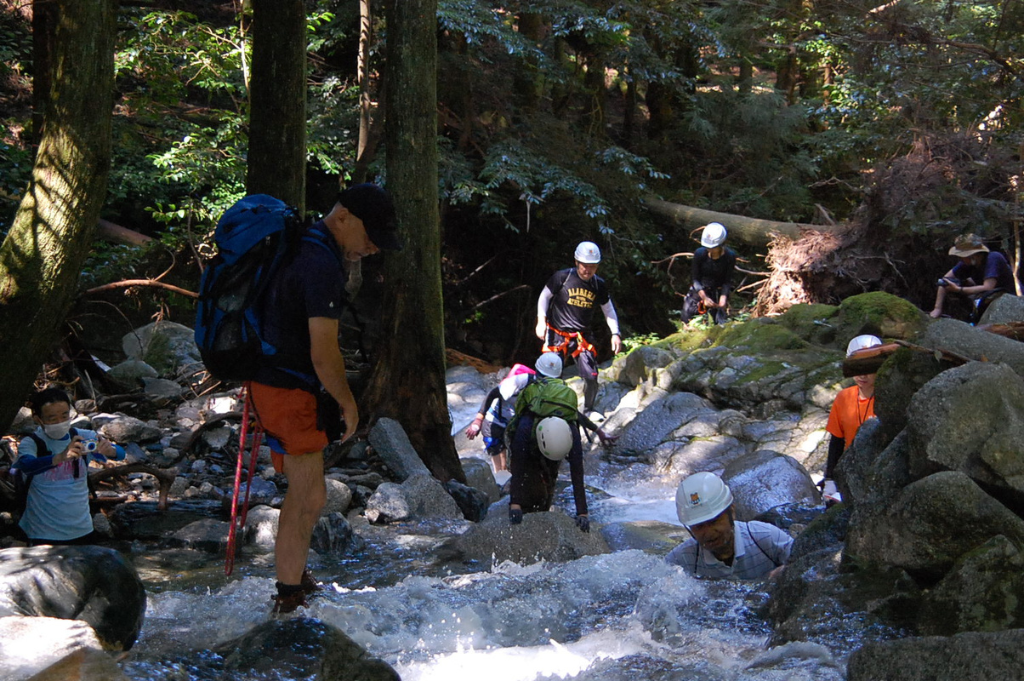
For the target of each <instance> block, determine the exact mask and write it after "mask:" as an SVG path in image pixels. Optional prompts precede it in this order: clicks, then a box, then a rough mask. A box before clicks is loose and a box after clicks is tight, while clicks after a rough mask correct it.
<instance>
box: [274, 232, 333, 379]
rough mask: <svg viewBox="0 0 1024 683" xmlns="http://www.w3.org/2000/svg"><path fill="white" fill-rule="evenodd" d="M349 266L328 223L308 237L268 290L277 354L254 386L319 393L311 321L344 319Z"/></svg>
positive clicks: (304, 237) (306, 234)
mask: <svg viewBox="0 0 1024 683" xmlns="http://www.w3.org/2000/svg"><path fill="white" fill-rule="evenodd" d="M345 278H346V276H345V266H344V259H343V258H342V254H341V249H340V248H339V247H338V243H337V241H336V240H335V239H334V237H333V236H332V235H331V234H330V233H329V232H328V230H327V226H325V225H324V222H323V221H318V222H317V223H315V224H314V225H312V226H311V227H310V228H307V230H306V232H304V233H303V238H302V239H301V240H300V241H299V243H298V246H297V248H296V252H295V254H294V256H292V257H291V259H290V260H289V261H287V262H286V263H284V264H283V265H282V267H281V270H280V271H278V272H277V274H276V276H275V278H274V280H273V282H271V283H270V284H269V285H268V289H267V294H266V300H265V302H264V309H263V321H264V328H265V330H266V338H267V342H268V343H269V344H272V345H273V346H275V347H276V348H277V352H276V353H275V354H274V355H273V356H272V357H271V358H269V359H267V360H266V361H265V362H264V367H261V368H260V369H259V370H258V371H257V373H256V377H255V381H257V382H259V383H261V384H267V385H269V386H272V387H280V388H283V389H310V390H312V389H317V388H319V381H318V380H317V379H316V372H315V371H314V369H313V360H312V358H311V357H310V339H309V319H310V318H334V319H335V320H337V319H339V318H341V311H342V307H343V305H344V302H345Z"/></svg>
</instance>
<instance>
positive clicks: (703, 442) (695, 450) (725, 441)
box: [652, 436, 747, 476]
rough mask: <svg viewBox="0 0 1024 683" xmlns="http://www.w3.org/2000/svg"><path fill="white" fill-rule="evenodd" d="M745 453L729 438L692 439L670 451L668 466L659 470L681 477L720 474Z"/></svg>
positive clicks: (742, 447)
mask: <svg viewBox="0 0 1024 683" xmlns="http://www.w3.org/2000/svg"><path fill="white" fill-rule="evenodd" d="M746 452H747V449H746V447H745V446H744V445H743V444H742V443H741V442H740V441H739V440H738V439H734V438H732V437H729V436H717V437H711V438H709V439H694V440H692V441H690V442H689V443H686V444H684V445H682V446H681V447H680V448H678V449H676V450H674V451H672V452H671V454H670V456H669V462H668V464H667V465H664V466H660V467H659V469H663V470H667V471H669V472H672V473H673V474H681V475H683V476H687V475H690V474H693V473H694V472H721V471H722V470H723V469H725V467H726V466H727V465H728V464H729V463H730V462H732V461H733V460H735V459H736V458H738V457H740V456H742V455H744V454H745V453H746ZM652 464H654V463H652ZM656 466H657V465H656Z"/></svg>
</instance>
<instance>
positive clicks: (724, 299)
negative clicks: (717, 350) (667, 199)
mask: <svg viewBox="0 0 1024 683" xmlns="http://www.w3.org/2000/svg"><path fill="white" fill-rule="evenodd" d="M726 236H727V233H726V230H725V226H723V225H722V224H721V223H708V224H707V225H705V226H704V230H703V232H702V233H701V237H700V244H701V246H700V248H699V249H697V251H695V252H693V269H692V273H693V284H692V285H691V286H690V291H688V292H687V293H686V299H685V300H684V301H683V322H684V323H687V322H690V320H691V319H692V318H693V317H694V316H696V315H700V314H702V313H711V317H712V319H713V320H714V321H715V324H716V325H721V324H722V323H724V322H725V321H726V319H727V317H728V316H727V311H728V309H729V294H730V293H731V292H732V274H733V271H735V270H736V252H734V251H733V250H732V249H729V248H728V247H725V246H722V245H723V244H725V238H726Z"/></svg>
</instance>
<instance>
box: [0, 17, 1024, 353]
mask: <svg viewBox="0 0 1024 683" xmlns="http://www.w3.org/2000/svg"><path fill="white" fill-rule="evenodd" d="M306 6H307V28H308V57H309V59H308V65H309V66H308V92H307V116H308V130H307V149H306V154H307V164H308V170H307V176H308V183H307V188H308V196H307V202H306V204H307V207H309V208H310V209H311V210H312V211H325V210H327V209H328V208H329V205H330V202H331V201H332V198H333V194H334V191H335V189H336V187H337V183H338V181H339V178H340V180H341V182H347V181H350V180H351V179H353V178H355V177H358V176H363V177H369V178H377V179H380V180H382V181H384V182H386V176H387V169H386V168H385V167H384V163H383V159H384V155H383V153H382V150H381V149H380V147H379V145H382V144H383V140H382V136H381V135H380V133H379V131H375V130H373V129H371V130H370V131H369V133H370V138H371V140H374V143H373V144H377V145H378V146H377V147H376V148H374V147H373V146H372V145H371V148H370V150H371V152H370V153H369V154H365V153H364V154H363V155H362V156H360V149H359V147H358V142H359V137H360V135H359V126H360V115H361V111H360V102H361V100H360V85H359V82H358V81H359V78H358V76H359V74H358V71H357V64H358V48H359V16H358V3H351V2H341V1H340V0H309V1H308V2H307V3H306ZM373 7H374V11H375V12H378V15H376V16H374V19H373V34H372V35H373V41H372V43H371V52H370V63H369V65H368V69H367V73H368V74H369V82H368V83H366V84H365V86H366V89H367V93H368V95H369V97H368V100H364V102H365V101H369V102H370V103H371V104H372V110H373V116H372V117H371V119H370V120H371V124H372V125H371V128H373V127H379V126H380V123H381V121H382V118H383V115H384V113H385V112H386V109H387V83H386V82H385V79H384V72H385V70H384V68H383V64H382V60H383V58H384V50H383V48H382V45H383V41H386V40H387V26H386V25H385V22H384V21H383V19H382V17H383V12H382V11H380V8H378V7H377V4H376V3H375V4H374V5H373ZM438 19H439V36H438V37H439V40H438V50H439V55H438V64H439V67H438V102H437V109H438V118H439V126H438V137H437V144H438V150H439V159H440V174H439V193H440V196H441V222H442V227H443V238H442V239H443V253H444V261H443V267H444V299H445V316H446V337H447V339H448V342H449V345H450V346H454V347H456V348H460V349H461V350H463V351H466V352H469V353H473V354H476V355H480V356H483V357H485V358H487V359H489V360H496V361H503V362H507V361H508V360H511V359H512V357H513V356H515V355H516V354H519V353H523V352H524V351H525V350H529V351H531V352H532V351H533V350H535V345H534V344H533V343H532V342H530V335H531V331H530V316H531V309H532V306H533V304H534V302H535V296H536V294H537V292H538V291H539V288H540V287H541V286H542V285H543V282H544V280H545V278H546V277H547V276H548V275H549V274H550V272H551V271H552V270H553V269H555V268H560V267H565V266H567V265H569V264H570V263H571V254H572V249H573V247H574V245H575V244H576V242H578V241H580V240H584V239H590V240H594V241H596V242H598V243H599V244H600V245H601V247H602V249H603V250H604V253H605V260H604V262H603V263H602V271H601V274H602V276H605V277H606V278H607V279H608V280H609V281H610V282H611V283H612V284H613V294H614V296H615V298H616V303H617V306H618V308H619V310H620V317H621V319H622V321H623V325H624V329H625V331H626V334H627V336H642V335H648V334H663V333H665V332H670V331H672V330H673V329H675V327H674V326H675V323H674V321H675V320H676V318H677V315H676V313H675V312H676V311H677V310H678V308H679V306H680V302H681V299H680V298H679V296H678V293H679V292H682V291H685V287H686V285H687V282H686V281H687V280H688V275H687V266H686V261H685V258H684V259H681V260H679V261H676V262H675V265H674V266H673V268H672V269H671V270H670V269H669V267H668V263H672V261H670V260H668V257H669V256H671V255H673V254H679V253H683V254H685V253H687V252H691V251H692V250H693V248H694V247H696V246H697V243H696V242H695V241H694V239H693V236H692V235H691V234H690V232H691V230H692V227H696V226H692V227H691V226H687V227H679V226H674V225H670V224H667V223H666V222H665V221H663V220H661V219H659V218H658V217H657V216H655V215H653V214H652V213H651V212H649V211H648V210H647V209H646V205H645V199H647V198H649V197H655V198H659V199H662V200H667V201H669V202H674V203H678V204H683V205H686V206H691V207H698V208H704V209H710V210H714V211H719V212H724V213H729V214H736V215H738V216H747V217H752V218H761V219H768V220H774V221H784V222H798V223H812V224H821V225H830V226H833V225H839V226H842V227H843V231H842V235H845V236H841V237H839V238H837V239H836V240H835V241H834V242H833V243H830V244H832V246H831V247H830V253H829V254H826V255H822V254H817V253H815V254H811V250H808V251H807V253H808V254H809V255H808V256H807V258H806V259H805V260H804V261H802V262H801V263H800V264H799V266H798V268H799V269H801V273H802V275H801V278H802V280H803V281H804V285H805V287H804V289H805V291H806V296H807V297H808V298H809V299H810V300H824V301H827V300H829V298H833V299H834V298H836V297H839V296H844V295H847V294H851V293H856V292H857V291H864V290H868V289H873V288H887V289H889V290H890V291H892V292H893V293H895V294H899V295H901V296H905V297H907V298H909V299H910V300H911V301H913V302H914V303H915V304H917V305H919V306H925V305H928V302H927V299H926V297H927V296H928V288H929V287H930V286H931V284H933V283H932V280H933V278H932V277H930V276H929V277H928V278H925V280H926V281H927V282H921V283H915V282H913V281H908V280H907V279H906V278H901V277H897V275H898V273H897V271H903V272H904V273H906V272H921V271H918V270H916V269H918V268H921V269H924V271H923V272H929V273H930V272H932V271H938V272H944V270H945V268H946V267H948V265H949V264H948V258H947V257H946V255H945V254H946V249H947V248H948V245H949V244H951V243H952V238H953V236H954V235H956V234H959V233H961V232H965V231H972V232H976V233H978V234H981V235H982V236H984V237H985V238H986V239H987V240H989V241H990V243H991V244H992V246H993V247H994V248H996V247H1002V248H1004V249H1007V250H1008V253H1009V252H1010V251H1012V250H1013V248H1014V234H1015V233H1014V231H1015V228H1016V227H1017V226H1018V224H1019V218H1020V192H1021V190H1020V187H1019V177H1020V174H1021V148H1022V143H1024V139H1022V133H1021V117H1022V116H1024V113H1022V112H1024V109H1022V107H1021V101H1020V100H1021V95H1022V79H1021V72H1022V68H1024V57H1022V54H1024V50H1022V47H1024V45H1021V42H1022V41H1024V37H1022V36H1024V4H1022V3H1019V2H1014V1H1013V0H1001V1H992V2H984V1H982V2H978V1H971V2H959V1H950V2H943V3H933V2H920V1H913V0H892V1H890V2H882V1H881V0H872V1H871V2H860V1H858V0H853V1H852V2H851V1H843V2H837V1H832V0H761V1H756V2H753V1H747V0H719V1H717V2H690V1H679V0H676V1H671V0H665V1H657V0H642V1H633V2H604V1H588V2H584V1H582V0H581V1H558V0H550V1H539V2H502V3H495V2H485V1H475V0H441V2H440V3H439V12H438ZM251 21H252V17H251V14H250V13H249V10H248V9H247V8H246V7H244V6H243V3H242V2H215V3H211V2H199V1H188V0H175V1H171V0H162V1H157V0H154V1H153V2H124V3H122V4H121V8H120V10H119V12H118V27H117V41H116V54H115V109H114V118H113V145H112V154H113V158H112V163H111V170H110V180H109V185H108V187H109V190H108V195H107V197H106V200H105V202H104V205H103V213H102V217H103V219H105V220H107V221H109V222H110V223H113V224H116V225H120V226H124V227H127V228H129V229H131V230H134V231H136V232H138V233H141V234H144V235H147V236H150V237H153V238H155V239H154V240H153V241H152V242H151V243H150V244H149V245H148V246H138V245H125V244H113V243H109V242H100V243H97V245H96V247H95V248H94V250H93V252H92V255H91V256H90V258H89V260H88V261H87V264H86V267H85V270H84V273H83V277H82V278H81V281H80V284H79V288H80V290H81V291H83V292H84V291H86V290H88V289H89V288H91V287H96V286H98V285H102V284H105V283H107V282H113V281H117V280H118V279H121V278H124V277H126V276H127V275H128V274H134V275H135V276H150V277H155V276H157V275H160V274H161V273H165V271H168V269H170V270H169V272H168V273H167V274H166V279H167V281H168V282H173V283H175V284H177V285H180V286H182V287H184V288H186V289H192V290H194V289H195V288H196V282H197V281H198V275H199V268H198V259H199V258H201V257H206V256H209V255H210V249H211V245H210V234H211V231H212V227H213V225H214V224H215V222H216V219H217V217H218V216H219V215H220V213H221V212H222V211H223V210H224V209H225V208H226V207H227V206H229V205H230V204H231V203H232V202H233V201H234V200H236V199H237V198H238V197H240V196H241V195H242V194H244V192H245V167H246V152H247V146H248V123H247V122H248V112H249V97H248V87H249V78H250V66H251V31H250V28H251ZM34 76H35V74H34V71H33V44H32V24H31V5H30V4H29V3H27V2H26V0H0V119H2V120H3V124H4V125H3V131H4V132H3V138H2V140H0V235H2V234H3V233H4V232H6V230H7V229H8V228H9V227H10V221H11V218H12V216H13V215H14V213H15V209H16V207H17V204H18V202H19V200H20V196H21V194H22V192H23V189H24V187H25V185H26V183H27V181H28V178H29V173H30V170H31V167H32V159H33V156H34V147H33V145H34V143H35V138H34V135H35V131H34V128H33V120H32V85H33V77H34ZM374 150H375V151H374ZM688 228H689V229H688ZM739 246H740V251H741V255H742V256H743V257H744V259H745V262H744V268H745V269H747V270H749V271H751V273H758V272H764V271H765V270H766V269H767V268H769V267H771V266H772V265H773V264H775V265H777V263H778V261H777V260H776V261H774V262H770V263H769V264H767V265H766V264H765V262H764V258H765V256H766V254H765V253H763V250H758V249H755V248H746V249H744V248H743V247H742V245H739ZM853 247H857V248H859V249H862V250H863V249H869V250H871V251H872V253H875V254H876V255H881V254H885V255H886V257H887V259H888V262H889V263H890V264H891V265H890V266H884V265H883V266H881V267H878V266H877V264H876V266H874V270H871V271H869V272H860V273H858V272H857V269H856V268H855V267H854V266H853V265H851V264H852V263H853V261H852V260H851V261H850V262H844V261H843V254H844V253H846V252H844V249H850V248H853ZM876 260H878V259H876ZM812 261H813V262H812ZM826 271H827V274H828V276H827V277H825V279H823V280H815V278H816V277H818V276H819V275H820V274H821V273H823V272H826ZM837 272H842V273H844V274H846V275H843V276H842V278H839V276H837V275H836V273H837ZM816 273H817V274H819V275H815V274H816ZM837 278H839V279H837ZM759 279H762V276H760V275H749V276H747V279H746V280H745V281H744V283H745V284H753V283H754V282H755V281H757V280H759ZM524 285H525V287H524ZM925 285H927V287H926V286H925ZM758 293H759V290H758V289H757V288H752V289H749V290H746V291H745V292H744V294H743V296H745V297H746V298H745V299H744V298H741V299H740V300H739V301H738V302H737V305H739V304H743V303H748V304H753V303H754V300H755V297H756V296H757V295H758ZM760 294H761V296H762V297H765V296H767V297H768V298H771V293H770V292H769V293H766V292H764V291H763V290H761V291H760ZM117 306H118V307H119V308H120V309H121V310H122V311H123V312H124V313H125V315H126V317H127V318H132V319H138V320H145V319H148V318H149V317H150V316H152V315H153V313H154V311H156V310H159V311H163V312H164V313H165V314H166V315H168V316H170V317H172V318H179V319H180V320H181V321H182V322H186V323H188V322H190V317H191V303H190V302H189V301H188V300H187V299H186V298H185V297H182V296H181V295H178V294H175V293H173V292H171V291H168V290H153V291H144V292H143V291H138V290H132V291H131V292H130V296H129V297H127V298H126V299H121V300H119V301H117ZM125 331H126V330H125Z"/></svg>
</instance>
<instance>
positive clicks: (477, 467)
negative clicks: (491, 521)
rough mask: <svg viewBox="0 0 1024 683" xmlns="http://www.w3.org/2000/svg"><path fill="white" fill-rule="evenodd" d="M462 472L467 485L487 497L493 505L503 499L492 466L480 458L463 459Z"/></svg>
mask: <svg viewBox="0 0 1024 683" xmlns="http://www.w3.org/2000/svg"><path fill="white" fill-rule="evenodd" d="M460 462H461V463H462V471H463V472H464V473H465V474H466V484H467V485H468V486H472V487H473V488H475V489H476V490H477V491H481V492H483V493H484V495H486V496H487V498H488V499H489V501H490V502H491V503H493V502H495V501H496V500H498V499H499V498H501V489H500V488H498V482H496V481H495V479H494V471H493V470H491V466H490V465H488V464H487V463H486V462H484V461H483V460H481V459H480V458H462V459H461V460H460Z"/></svg>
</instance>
